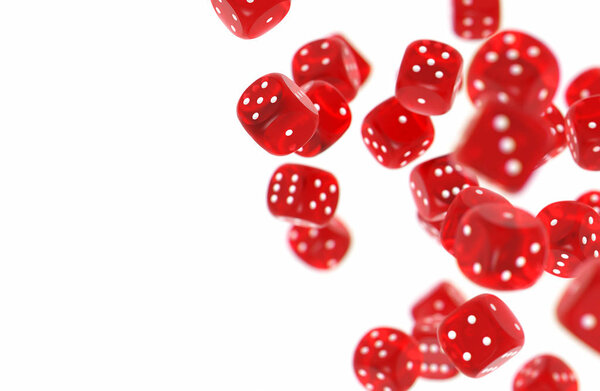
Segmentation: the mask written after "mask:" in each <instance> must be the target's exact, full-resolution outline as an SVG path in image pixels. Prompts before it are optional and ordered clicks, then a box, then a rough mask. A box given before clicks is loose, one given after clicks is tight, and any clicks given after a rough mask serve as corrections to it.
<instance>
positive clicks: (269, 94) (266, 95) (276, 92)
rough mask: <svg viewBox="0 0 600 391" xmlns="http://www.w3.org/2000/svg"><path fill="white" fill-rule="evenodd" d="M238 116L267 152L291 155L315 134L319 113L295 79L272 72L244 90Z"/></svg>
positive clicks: (238, 106) (239, 103) (238, 107)
mask: <svg viewBox="0 0 600 391" xmlns="http://www.w3.org/2000/svg"><path fill="white" fill-rule="evenodd" d="M237 115H238V118H239V120H240V122H241V123H242V125H243V126H244V129H246V131H247V132H248V134H249V135H250V136H251V137H252V138H253V139H254V141H256V142H257V143H258V145H260V146H261V147H263V148H264V149H265V150H266V151H267V152H269V153H271V154H273V155H288V154H290V153H292V152H295V151H296V150H297V149H298V148H300V147H302V146H303V145H304V144H306V143H307V142H308V140H310V138H311V137H312V136H313V135H314V134H315V131H316V129H317V124H318V122H319V114H318V112H317V110H316V109H315V106H314V105H313V103H312V102H311V101H310V99H309V98H308V97H307V96H306V94H305V93H304V92H303V91H302V89H301V88H300V87H298V86H297V85H296V84H295V83H294V82H293V81H292V80H290V79H288V78H287V77H286V76H284V75H282V74H279V73H271V74H268V75H266V76H263V77H261V78H260V79H258V80H256V81H255V82H254V83H252V85H251V86H250V87H248V88H247V89H246V91H244V93H243V94H242V96H241V97H240V100H239V102H238V105H237Z"/></svg>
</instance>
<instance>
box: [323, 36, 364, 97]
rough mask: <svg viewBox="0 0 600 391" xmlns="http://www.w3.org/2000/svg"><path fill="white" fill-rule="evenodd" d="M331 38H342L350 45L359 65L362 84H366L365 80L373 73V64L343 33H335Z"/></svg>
mask: <svg viewBox="0 0 600 391" xmlns="http://www.w3.org/2000/svg"><path fill="white" fill-rule="evenodd" d="M331 38H337V39H340V40H342V41H344V43H345V44H346V45H348V48H349V49H350V52H351V53H352V54H353V55H354V58H355V59H356V65H357V66H358V73H359V75H360V85H361V86H362V85H363V84H365V82H366V81H367V79H368V78H369V75H370V74H371V65H370V64H369V62H368V61H367V60H366V59H365V57H364V56H363V55H362V54H361V53H360V52H359V51H358V50H357V49H356V48H355V47H354V45H352V44H351V43H350V41H348V39H347V38H346V37H344V36H343V35H341V34H333V35H332V36H331Z"/></svg>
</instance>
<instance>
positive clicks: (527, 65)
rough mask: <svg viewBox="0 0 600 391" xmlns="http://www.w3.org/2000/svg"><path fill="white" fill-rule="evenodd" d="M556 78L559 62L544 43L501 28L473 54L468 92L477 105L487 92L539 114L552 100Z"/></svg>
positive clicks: (523, 34)
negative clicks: (501, 30) (500, 30)
mask: <svg viewBox="0 0 600 391" xmlns="http://www.w3.org/2000/svg"><path fill="white" fill-rule="evenodd" d="M558 80H559V69H558V62H557V61H556V58H555V57H554V54H552V52H551V51H550V49H548V47H546V45H544V44H543V43H541V42H540V41H538V40H537V39H535V38H533V37H531V36H529V35H527V34H525V33H521V32H517V31H503V32H500V33H498V34H496V35H494V36H493V37H492V38H490V39H489V40H488V41H486V42H485V43H484V44H483V46H481V48H480V49H479V50H478V51H477V53H476V54H475V57H474V58H473V61H472V62H471V66H470V68H469V70H468V73H467V91H468V93H469V96H470V97H471V100H472V101H473V102H474V103H476V104H477V103H478V102H480V101H482V100H483V99H482V98H485V97H486V95H495V96H497V98H498V99H499V100H500V101H504V102H509V101H510V102H513V103H515V104H516V105H518V106H520V107H521V108H522V110H527V111H531V112H532V113H533V114H540V113H541V112H542V111H544V110H545V109H546V108H547V107H548V106H549V105H550V104H551V103H552V98H553V97H554V94H555V92H556V89H557V87H558Z"/></svg>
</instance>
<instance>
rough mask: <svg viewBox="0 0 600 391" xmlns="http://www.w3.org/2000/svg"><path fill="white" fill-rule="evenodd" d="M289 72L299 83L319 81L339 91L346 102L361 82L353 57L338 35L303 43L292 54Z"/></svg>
mask: <svg viewBox="0 0 600 391" xmlns="http://www.w3.org/2000/svg"><path fill="white" fill-rule="evenodd" d="M292 74H293V76H294V80H295V81H296V83H298V84H300V85H303V84H306V83H308V82H309V81H313V80H323V81H326V82H328V83H329V84H331V85H333V86H334V87H335V88H337V89H338V90H340V92H341V93H342V95H344V97H346V99H347V100H348V101H351V100H352V99H354V97H355V96H356V93H357V92H358V88H359V87H360V83H361V76H360V72H359V70H358V64H357V62H356V58H355V57H354V55H353V54H352V51H351V50H350V48H349V47H348V45H347V44H346V43H345V42H344V41H342V40H341V39H339V38H331V37H330V38H324V39H319V40H316V41H312V42H310V43H307V44H306V45H304V46H303V47H302V48H300V50H298V51H297V52H296V54H295V55H294V59H293V60H292Z"/></svg>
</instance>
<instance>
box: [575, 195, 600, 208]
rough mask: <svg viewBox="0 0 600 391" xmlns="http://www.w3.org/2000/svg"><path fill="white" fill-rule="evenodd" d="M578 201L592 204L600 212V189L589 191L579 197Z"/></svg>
mask: <svg viewBox="0 0 600 391" xmlns="http://www.w3.org/2000/svg"><path fill="white" fill-rule="evenodd" d="M577 201H578V202H581V203H583V204H586V205H588V206H591V207H592V208H593V209H594V210H595V211H596V212H598V213H600V190H592V191H588V192H587V193H585V194H582V195H581V196H580V197H579V198H577Z"/></svg>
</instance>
